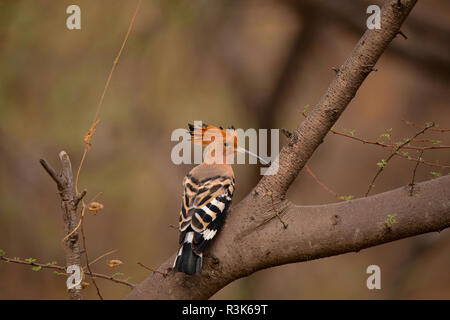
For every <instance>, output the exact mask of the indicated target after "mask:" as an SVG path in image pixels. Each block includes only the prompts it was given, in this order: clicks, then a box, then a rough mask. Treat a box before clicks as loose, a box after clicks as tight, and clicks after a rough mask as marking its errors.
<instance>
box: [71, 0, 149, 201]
mask: <svg viewBox="0 0 450 320" xmlns="http://www.w3.org/2000/svg"><path fill="white" fill-rule="evenodd" d="M141 2H142V0H139V1H138V4H137V6H136V10H135V11H134V14H133V18H131V22H130V25H129V26H128V30H127V33H126V35H125V38H124V40H123V41H122V45H121V47H120V50H119V53H118V54H117V56H116V58H115V59H114V62H113V65H112V67H111V71H110V72H109V75H108V78H107V80H106V83H105V87H104V88H103V92H102V95H101V96H100V101H99V103H98V106H97V110H96V111H95V116H94V120H93V121H92V125H91V127H90V129H89V131H88V133H87V135H86V136H85V147H84V151H83V156H82V157H81V161H80V165H79V166H78V170H77V176H76V179H75V188H76V191H77V192H78V179H79V176H80V172H81V168H82V167H83V163H84V160H85V159H86V154H87V152H88V151H89V148H90V139H91V138H92V135H93V133H94V130H95V127H96V126H97V124H98V123H99V121H100V120H99V118H98V117H99V114H100V110H101V109H102V106H103V100H104V99H105V95H106V91H107V90H108V88H109V83H110V82H111V78H112V75H113V73H114V70H115V69H116V66H117V64H118V63H119V59H120V56H121V54H122V51H123V49H124V48H125V45H126V43H127V40H128V37H129V36H130V32H131V29H132V28H133V25H134V20H135V19H136V16H137V13H138V11H139V8H140V6H141Z"/></svg>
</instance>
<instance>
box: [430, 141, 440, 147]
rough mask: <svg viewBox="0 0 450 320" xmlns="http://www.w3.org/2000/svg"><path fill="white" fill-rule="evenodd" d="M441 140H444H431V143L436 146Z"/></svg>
mask: <svg viewBox="0 0 450 320" xmlns="http://www.w3.org/2000/svg"><path fill="white" fill-rule="evenodd" d="M441 142H442V141H440V140H431V144H432V145H433V146H436V145H438V144H441Z"/></svg>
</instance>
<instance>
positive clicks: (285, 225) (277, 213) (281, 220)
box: [268, 191, 288, 229]
mask: <svg viewBox="0 0 450 320" xmlns="http://www.w3.org/2000/svg"><path fill="white" fill-rule="evenodd" d="M268 194H269V195H270V199H271V200H272V210H273V212H274V214H275V216H276V217H277V218H278V220H280V222H281V224H282V225H283V227H284V228H285V229H287V227H288V225H287V224H286V223H285V222H284V221H283V219H281V217H280V212H279V211H278V210H276V209H275V203H274V201H273V193H272V191H270V192H268Z"/></svg>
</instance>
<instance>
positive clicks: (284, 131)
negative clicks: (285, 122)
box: [280, 128, 292, 139]
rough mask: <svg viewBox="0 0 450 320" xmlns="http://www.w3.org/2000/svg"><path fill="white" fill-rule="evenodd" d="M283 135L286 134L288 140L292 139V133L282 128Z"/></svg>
mask: <svg viewBox="0 0 450 320" xmlns="http://www.w3.org/2000/svg"><path fill="white" fill-rule="evenodd" d="M280 131H281V133H282V134H284V135H285V136H286V138H288V139H289V138H290V137H292V132H290V131H289V130H287V129H285V128H281V129H280Z"/></svg>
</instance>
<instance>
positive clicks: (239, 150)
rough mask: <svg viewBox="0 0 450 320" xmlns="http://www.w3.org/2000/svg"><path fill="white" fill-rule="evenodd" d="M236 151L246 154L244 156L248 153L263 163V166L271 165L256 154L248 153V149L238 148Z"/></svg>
mask: <svg viewBox="0 0 450 320" xmlns="http://www.w3.org/2000/svg"><path fill="white" fill-rule="evenodd" d="M236 151H237V152H240V153H244V154H245V153H248V154H249V155H251V156H252V157H255V158H256V159H259V161H261V162H262V163H263V164H269V162H267V161H266V160H264V159H263V158H261V157H260V156H258V155H257V154H254V153H253V152H250V151H248V150H247V149H244V148H241V147H237V149H236Z"/></svg>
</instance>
